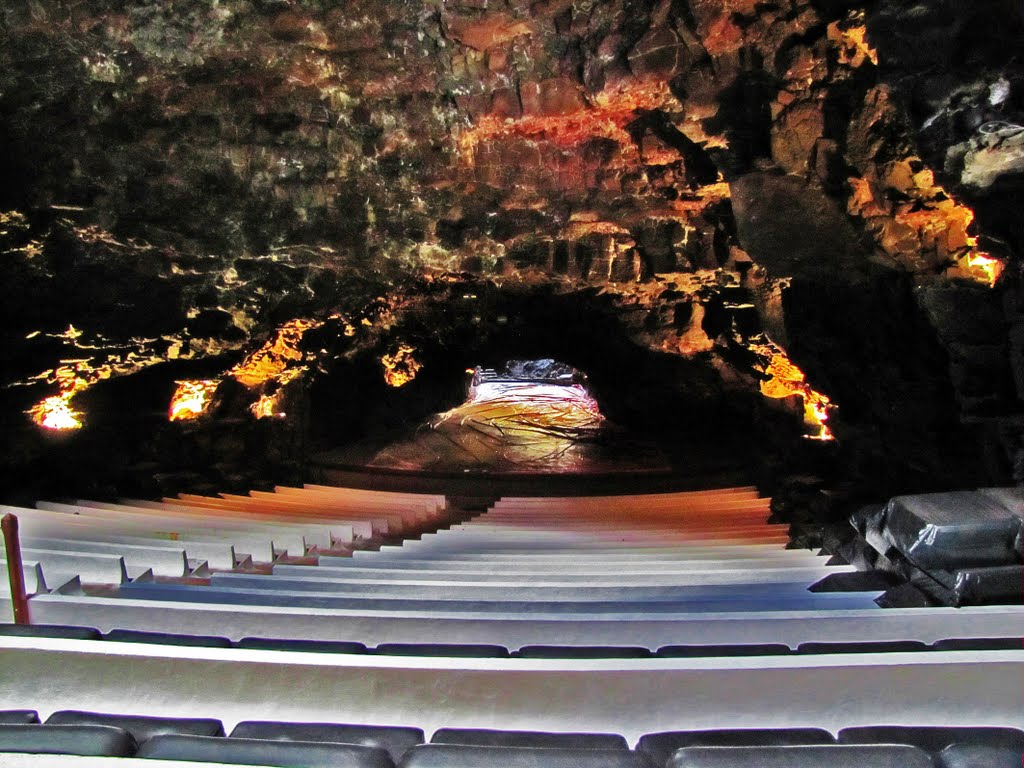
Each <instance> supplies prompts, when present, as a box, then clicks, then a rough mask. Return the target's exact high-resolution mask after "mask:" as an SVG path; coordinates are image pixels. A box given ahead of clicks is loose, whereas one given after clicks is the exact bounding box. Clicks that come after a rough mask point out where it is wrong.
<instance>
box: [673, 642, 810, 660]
mask: <svg viewBox="0 0 1024 768" xmlns="http://www.w3.org/2000/svg"><path fill="white" fill-rule="evenodd" d="M788 653H792V651H791V650H790V648H789V646H788V645H783V644H781V643H755V644H751V645H665V646H662V647H661V648H659V649H658V653H657V654H656V655H657V656H659V657H661V658H666V659H692V658H701V657H705V656H785V655H786V654H788Z"/></svg>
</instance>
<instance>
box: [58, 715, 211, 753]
mask: <svg viewBox="0 0 1024 768" xmlns="http://www.w3.org/2000/svg"><path fill="white" fill-rule="evenodd" d="M46 724H47V725H112V726H114V727H115V728H122V729H123V730H126V731H128V733H130V734H131V735H132V736H133V737H134V738H135V741H137V742H138V743H140V744H141V743H142V742H144V741H146V739H149V738H152V737H153V736H159V735H160V734H164V733H181V734H188V735H192V736H223V735H224V725H223V723H221V721H220V720H212V719H208V718H194V717H148V716H144V715H108V714H104V713H100V712H80V711H78V710H73V709H64V710H61V711H60V712H54V713H53V714H52V715H50V716H49V717H48V718H46Z"/></svg>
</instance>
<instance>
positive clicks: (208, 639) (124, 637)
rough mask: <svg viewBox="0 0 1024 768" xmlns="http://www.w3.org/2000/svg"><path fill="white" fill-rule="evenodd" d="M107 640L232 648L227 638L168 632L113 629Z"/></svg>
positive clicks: (108, 633)
mask: <svg viewBox="0 0 1024 768" xmlns="http://www.w3.org/2000/svg"><path fill="white" fill-rule="evenodd" d="M106 639H107V640H113V641H114V642H118V643H155V644H157V645H194V646H199V647H202V648H230V647H231V641H230V640H228V639H227V638H226V637H213V636H209V635H173V634H169V633H167V632H144V631H142V630H139V629H112V630H110V631H109V632H107V635H106Z"/></svg>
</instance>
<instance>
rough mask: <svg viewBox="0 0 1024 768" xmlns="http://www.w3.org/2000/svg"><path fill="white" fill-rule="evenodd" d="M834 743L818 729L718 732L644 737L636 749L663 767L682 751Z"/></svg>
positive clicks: (665, 732) (823, 731)
mask: <svg viewBox="0 0 1024 768" xmlns="http://www.w3.org/2000/svg"><path fill="white" fill-rule="evenodd" d="M835 743H836V738H835V736H833V735H832V734H831V733H829V732H828V731H826V730H823V729H821V728H719V729H714V730H701V731H662V732H661V733H648V734H645V735H644V736H641V737H640V741H639V743H638V744H637V745H636V748H637V750H638V751H640V752H646V753H647V754H648V755H650V756H651V757H653V758H654V762H656V763H658V764H659V765H663V764H664V763H665V761H666V760H668V759H669V758H670V757H672V754H673V753H674V752H675V751H676V750H677V749H682V748H683V747H793V746H800V745H808V744H835Z"/></svg>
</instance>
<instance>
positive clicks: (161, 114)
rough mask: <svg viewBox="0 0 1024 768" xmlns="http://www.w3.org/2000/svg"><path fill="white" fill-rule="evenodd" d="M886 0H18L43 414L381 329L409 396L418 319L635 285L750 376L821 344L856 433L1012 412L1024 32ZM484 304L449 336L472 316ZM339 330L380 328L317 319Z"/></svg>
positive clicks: (661, 328)
mask: <svg viewBox="0 0 1024 768" xmlns="http://www.w3.org/2000/svg"><path fill="white" fill-rule="evenodd" d="M876 5H878V4H869V3H858V2H824V1H823V0H786V1H785V2H779V3H764V2H754V0H690V1H689V2H670V1H669V0H653V1H650V2H639V3H638V2H627V1H626V0H586V1H583V0H542V1H541V2H533V3H526V2H517V1H515V0H508V1H507V2H497V3H495V2H491V3H484V2H470V1H468V0H467V1H466V2H450V3H431V2H426V1H424V0H409V1H408V2H401V3H398V2H383V0H357V2H352V3H345V4H337V3H326V2H305V3H298V2H284V1H282V0H221V2H219V3H217V4H213V5H211V4H210V3H207V2H200V1H199V0H173V1H172V2H165V3H160V4H152V3H142V2H128V3H117V4H111V3H109V2H106V1H105V0H86V1H85V2H77V3H70V2H55V3H51V4H46V5H45V7H43V5H40V4H31V5H26V6H25V7H23V8H22V7H18V8H12V9H11V10H9V11H6V12H5V25H4V26H3V28H2V31H0V43H2V45H0V63H2V64H3V66H2V67H0V127H2V129H3V130H2V132H0V149H2V150H3V157H5V158H9V159H8V160H5V161H4V162H5V163H6V166H5V167H4V170H5V171H6V174H5V175H6V176H7V177H8V178H10V179H15V180H16V181H15V182H14V183H12V184H10V185H9V188H8V189H7V190H5V191H4V192H3V201H2V204H0V209H2V211H3V212H2V213H0V247H2V249H3V252H4V256H5V258H7V260H8V267H7V270H8V274H9V276H10V277H11V279H10V280H8V281H7V283H8V286H9V287H7V288H6V293H5V298H7V299H8V302H7V306H8V307H9V308H10V311H11V315H12V317H11V320H10V322H8V323H7V327H8V333H9V334H10V338H11V340H12V341H11V343H10V345H9V346H10V347H11V349H12V350H14V351H12V352H11V353H10V354H9V355H8V358H9V361H10V363H9V365H7V366H6V370H7V371H8V373H7V374H5V375H6V376H7V377H8V378H7V381H6V384H8V385H13V386H12V387H9V388H8V389H6V390H5V392H8V393H9V399H10V400H11V406H10V407H9V408H8V410H9V411H10V412H11V413H16V414H17V418H19V419H22V420H24V419H23V418H22V417H23V414H24V411H26V410H29V409H30V408H32V407H34V406H36V407H37V412H36V413H35V414H34V415H35V416H36V421H37V422H39V423H43V422H45V420H46V418H47V413H44V412H43V411H44V410H45V409H41V410H40V408H41V405H42V403H44V402H46V401H47V400H46V399H47V398H52V397H55V396H56V397H57V398H58V399H57V400H55V401H50V402H51V405H52V406H53V407H55V408H56V407H57V406H60V408H62V409H64V410H61V411H60V412H59V414H57V415H53V416H52V418H50V421H51V423H53V424H57V423H58V422H59V423H60V424H64V425H70V424H71V422H72V421H73V420H74V421H78V420H79V416H81V417H82V420H83V421H84V423H85V424H86V425H87V427H88V426H89V425H90V424H91V423H92V422H91V420H90V414H89V413H88V412H85V413H84V415H83V413H82V411H83V409H84V406H83V405H81V403H82V402H84V400H85V399H87V398H86V397H85V393H86V391H87V390H90V388H91V387H92V385H93V384H95V383H96V382H101V383H102V384H101V385H102V386H107V384H108V382H110V381H114V380H117V379H122V378H126V377H136V378H137V377H144V376H150V375H152V376H154V377H156V378H161V380H162V381H164V382H165V385H166V386H167V387H168V391H167V392H166V393H163V394H162V395H161V398H162V401H161V403H160V405H159V407H158V408H157V407H156V406H155V405H154V411H161V412H166V409H167V407H168V404H169V401H170V399H171V398H172V397H173V386H172V384H171V382H173V381H208V380H216V381H220V382H227V383H226V384H224V386H223V387H221V388H220V389H217V390H216V391H217V394H218V397H217V398H210V399H209V403H214V402H216V404H217V405H216V406H215V407H214V406H211V407H214V410H217V408H223V409H224V413H230V414H232V415H234V416H239V417H240V418H247V419H249V418H251V419H256V418H257V417H259V418H262V419H264V420H266V419H267V418H268V417H270V416H278V417H280V416H281V415H282V414H287V413H288V412H289V411H292V410H293V409H292V408H291V406H290V405H289V406H287V407H286V404H285V401H286V400H288V401H289V402H291V401H292V400H293V399H294V398H301V393H302V386H303V385H304V384H303V382H305V381H306V380H307V378H315V377H316V376H317V375H321V372H322V371H326V370H328V369H330V368H331V361H333V360H334V359H335V358H336V357H338V356H342V357H344V356H345V355H349V354H352V355H355V354H356V352H355V350H358V351H359V353H360V354H362V353H365V354H367V355H370V356H372V358H373V359H374V361H375V362H374V366H375V367H376V368H375V369H376V370H378V372H379V373H380V375H381V376H390V377H391V378H392V379H393V382H394V383H395V384H396V385H397V384H399V383H401V384H402V386H401V387H399V386H395V387H394V389H396V390H402V391H408V390H410V389H412V388H414V383H415V380H417V379H419V378H420V377H421V371H422V372H424V373H426V372H429V370H430V360H429V356H428V357H427V358H423V356H422V355H421V354H420V349H421V348H422V347H423V346H424V341H425V337H426V335H427V334H426V333H425V332H423V331H422V329H420V330H417V326H416V323H415V322H413V321H412V320H411V319H410V318H412V317H414V316H415V313H416V312H417V311H420V309H421V308H422V307H423V306H424V305H429V304H430V303H431V301H432V299H430V298H429V297H428V294H429V292H430V291H431V290H434V289H436V288H437V286H438V285H439V284H441V283H442V282H443V283H444V285H445V286H446V287H445V288H444V290H445V291H449V290H450V291H451V293H452V295H453V296H458V295H460V294H459V291H460V290H461V288H460V287H459V286H463V285H464V286H465V291H466V292H467V293H471V292H473V291H475V290H476V288H475V287H474V286H476V285H477V284H478V281H480V280H483V281H485V282H486V281H493V282H494V283H496V284H499V285H500V286H501V287H502V288H503V289H508V290H512V291H520V290H522V291H536V292H538V293H541V292H543V291H552V292H554V293H556V294H558V295H572V294H576V293H579V294H580V295H587V292H588V291H592V292H594V293H600V294H603V295H605V296H608V297H609V300H610V301H611V303H612V305H614V307H615V308H616V309H615V312H617V313H618V317H619V321H618V322H619V324H620V326H621V327H622V328H624V329H626V332H627V334H628V335H629V337H630V338H631V339H632V340H633V342H634V343H635V344H637V345H638V346H639V347H641V348H643V349H646V350H649V351H650V352H651V353H652V354H653V353H656V354H668V355H670V356H672V357H674V358H678V359H680V360H685V361H687V364H689V363H690V362H694V361H696V362H697V363H698V364H700V365H703V366H705V367H706V368H707V369H708V370H710V371H713V373H714V376H716V377H718V378H719V379H720V380H721V392H722V395H721V396H722V397H732V396H733V395H734V394H735V393H737V392H739V393H748V394H751V395H756V394H757V393H758V392H760V391H762V390H763V386H762V384H763V383H764V382H765V381H768V380H770V378H771V376H770V374H768V373H766V371H767V369H768V368H769V367H771V365H772V359H773V356H774V355H775V351H770V352H766V350H776V349H777V350H778V351H779V353H780V354H785V353H788V356H789V359H790V360H791V361H792V363H793V364H794V365H797V366H799V367H798V368H797V369H796V370H798V371H800V372H801V373H802V374H806V380H805V381H803V382H802V386H803V387H806V392H804V390H803V389H802V388H800V389H801V392H803V394H804V398H805V399H806V400H815V397H817V398H820V399H818V400H815V402H819V403H821V402H823V401H824V402H831V404H832V405H833V406H835V408H834V409H833V411H832V412H831V416H832V420H831V421H830V424H835V425H836V426H835V431H836V433H837V435H839V436H840V437H842V434H843V422H844V419H846V418H849V419H850V425H849V427H848V434H850V435H851V436H862V435H865V434H869V433H870V434H872V435H876V436H877V432H872V431H871V430H872V429H875V428H877V429H880V430H881V431H882V432H885V430H887V429H891V430H893V431H895V432H900V433H903V432H917V433H918V435H919V436H920V437H919V439H920V440H921V441H922V442H924V441H925V439H926V438H925V437H924V435H926V434H927V433H929V432H933V433H934V432H935V431H942V430H943V429H945V428H946V426H948V423H949V422H956V421H957V419H958V418H959V417H960V416H964V417H967V418H970V419H974V418H997V419H998V418H1002V417H1003V416H1005V415H1006V414H1009V413H1012V412H1013V411H1014V410H1015V408H1016V405H1015V404H1016V401H1017V400H1018V392H1017V389H1018V385H1017V384H1016V383H1015V382H1019V381H1024V375H1021V374H1019V372H1018V373H1016V374H1015V373H1014V366H1016V367H1018V368H1019V364H1018V363H1013V362H1011V361H1019V360H1020V359H1024V353H1022V351H1021V349H1020V347H1021V344H1022V343H1024V342H1021V341H1019V340H1020V339H1024V334H1021V333H1018V332H1017V328H1018V326H1020V327H1024V322H1021V320H1020V318H1018V317H1017V310H1016V309H1015V308H1014V307H1015V306H1016V304H1015V303H1014V301H1013V300H1009V301H1005V302H1004V301H1003V300H1002V295H1003V293H1004V292H1010V293H1012V295H1014V296H1015V295H1016V290H1017V289H1016V287H1014V286H1015V283H1014V282H1013V281H1015V280H1016V279H1017V267H1016V262H1015V261H1014V253H1015V251H1016V250H1017V249H1019V247H1020V245H1021V243H1022V242H1024V231H1022V230H1021V229H1020V224H1019V221H1020V218H1019V216H1016V215H1015V214H1014V213H1013V211H1015V210H1016V208H1015V203H1016V202H1019V197H1020V195H1019V189H1020V185H1019V179H1020V176H1021V173H1022V171H1021V164H1020V163H1019V162H1018V160H1019V158H1018V156H1017V155H1018V154H1019V153H1018V152H1017V149H1018V144H1019V143H1020V142H1019V141H1018V139H1019V138H1020V135H1024V132H1022V131H1019V130H1017V129H1018V128H1019V123H1020V122H1022V121H1024V117H1021V116H1020V114H1019V113H1020V111H1021V106H1020V105H1021V103H1024V96H1022V88H1024V85H1022V83H1024V78H1022V77H1021V75H1020V73H1019V72H1017V71H1016V69H1015V68H1014V67H1015V66H1016V65H1015V64H1012V63H1011V62H1010V57H1009V54H1008V53H1006V51H1007V50H1009V48H1010V47H1007V46H1004V48H1003V53H1002V54H1001V53H1000V50H999V49H998V46H996V47H993V46H991V45H989V44H988V43H986V35H990V36H991V37H992V39H995V40H999V39H1003V40H1005V39H1008V38H1009V37H1012V35H1013V34H1015V32H1014V31H1015V30H1018V31H1019V30H1020V29H1022V28H1024V23H1022V21H1021V19H1020V14H1019V10H1014V8H1012V7H1011V4H1007V3H993V4H991V6H992V7H991V8H989V7H987V6H986V8H985V9H981V10H979V9H977V8H973V7H972V6H970V4H969V3H964V2H957V0H928V1H927V2H924V3H918V4H915V5H914V10H913V13H914V14H916V15H914V19H915V21H914V23H913V24H911V23H910V20H908V17H907V16H906V15H905V14H908V13H910V12H911V11H910V10H908V9H903V10H901V9H899V8H896V7H895V5H890V4H885V5H886V7H885V8H879V7H876ZM997 6H998V7H997ZM943 20H945V22H949V23H950V24H952V26H951V27H950V29H952V30H954V31H955V39H956V40H957V41H959V42H958V43H957V45H960V46H961V48H959V49H957V48H955V46H952V43H949V40H947V38H946V37H944V36H943V35H944V34H946V33H944V32H942V29H943V27H942V24H940V21H943ZM945 22H943V23H945ZM915 24H916V25H917V27H919V28H920V29H921V35H920V38H921V39H919V40H918V39H907V38H906V35H907V33H906V31H905V30H906V29H908V28H910V27H913V26H914V25H915ZM949 34H950V35H951V36H952V35H953V33H952V32H950V33H949ZM951 39H952V38H951ZM1015 195H1016V197H1015ZM1003 273H1005V274H1003ZM445 274H447V275H454V276H449V277H440V276H441V275H445ZM1001 274H1003V277H1002V278H1001V279H1000V275H1001ZM997 280H998V281H999V282H998V283H997ZM993 285H996V288H995V289H994V290H993V287H992V286H993ZM950 297H954V298H952V299H951V298H950ZM484 314H485V313H484ZM847 315H851V316H847ZM473 317H477V315H476V314H472V313H471V314H470V319H472V318H473ZM480 317H483V319H481V320H478V321H476V322H478V323H480V324H482V325H485V324H486V322H487V319H486V317H484V315H480ZM362 320H365V321H366V324H365V325H364V324H363V322H361V321H362ZM452 322H453V325H452V329H446V328H442V327H439V328H435V329H432V330H431V333H433V334H434V336H436V337H438V338H441V339H444V338H446V334H447V333H450V334H451V335H452V338H455V337H457V336H458V334H459V333H464V332H465V333H468V331H467V330H466V329H467V328H468V327H469V326H471V325H472V322H469V321H467V322H466V324H464V325H462V326H458V324H457V323H455V321H452ZM495 322H497V320H495ZM69 326H73V327H74V328H76V329H79V330H80V331H81V334H82V335H81V336H80V337H76V338H64V337H63V336H61V334H63V333H64V332H65V329H67V328H68V327H69ZM456 326H457V327H458V328H461V330H458V331H457V332H456V330H453V329H454V328H456ZM965 327H966V328H969V329H970V330H969V331H966V330H964V328H965ZM307 331H308V332H309V333H307ZM331 333H336V334H340V335H339V338H340V339H342V340H346V339H347V340H348V341H347V342H345V343H347V344H349V345H350V347H344V348H343V345H342V344H341V342H339V343H338V345H334V344H332V343H328V342H324V343H323V344H322V345H320V346H317V345H316V344H314V342H313V341H310V340H309V339H311V338H313V337H316V338H318V339H321V341H322V338H321V337H322V336H323V335H324V334H328V335H329V334H331ZM417 333H420V334H421V338H420V339H419V340H417V338H415V337H416V334H417ZM318 334H319V335H318ZM452 343H454V342H452ZM770 344H773V345H774V346H769V345H770ZM936 345H940V346H936ZM783 348H784V349H785V353H783V352H782V350H783ZM402 350H409V351H408V352H402ZM921 350H927V351H921ZM400 352H401V354H399V353H400ZM943 356H945V357H943ZM911 358H913V359H912V360H911V361H910V362H907V361H908V360H910V359H911ZM409 360H413V361H415V365H413V364H412V363H410V362H409ZM879 360H881V362H879ZM68 361H71V362H68ZM172 367H174V370H173V371H171V370H170V368H172ZM165 368H166V369H167V370H166V373H163V371H164V369H165ZM870 368H877V369H878V372H877V373H876V374H875V379H874V381H873V383H871V384H870V385H869V386H867V388H866V389H865V385H864V377H865V376H866V375H867V374H866V373H865V372H866V370H867V369H870ZM154 370H156V371H157V373H152V371H154ZM67 371H70V372H71V373H70V374H68V373H67ZM61 372H64V373H63V374H62V373H61ZM62 375H63V376H64V378H63V379H62V378H61V376H62ZM323 375H326V374H323ZM101 385H97V386H101ZM812 387H813V389H812ZM808 393H814V396H815V397H811V395H810V394H808ZM819 393H823V394H819ZM161 398H157V397H155V396H154V400H155V401H156V400H161ZM826 398H827V399H826ZM790 399H791V398H790ZM780 400H785V398H780ZM58 401H59V402H58ZM72 401H74V402H72ZM954 401H955V402H954ZM915 403H922V404H926V405H921V406H920V410H918V409H917V406H916V405H915ZM766 407H769V408H774V407H783V406H781V405H780V404H779V403H770V404H769V405H768V406H766ZM786 407H788V406H786ZM790 410H793V411H794V413H793V416H794V420H795V422H799V421H800V417H801V415H802V414H801V413H799V412H797V411H799V409H792V408H791V409H790ZM811 410H812V411H814V414H813V415H814V417H815V418H818V419H819V421H820V420H821V418H820V417H821V416H822V415H823V414H824V415H829V414H828V413H826V411H825V406H824V405H821V407H820V408H819V409H818V410H819V411H821V412H820V413H818V412H817V411H815V409H814V408H812V409H811ZM926 410H928V411H930V412H932V413H933V414H941V418H940V417H939V416H936V417H935V418H936V419H937V420H938V421H936V422H934V423H933V422H929V421H928V418H927V417H926V416H925V415H923V412H924V411H926ZM203 413H206V411H205V410H203ZM847 414H849V415H847ZM993 414H994V416H993ZM11 418H12V419H14V418H15V417H14V416H12V417H11ZM940 422H941V423H940ZM879 425H881V426H879ZM818 426H820V424H819V425H818ZM957 429H959V427H957ZM85 431H88V429H87V430H85ZM957 434H959V433H957ZM865 439H867V438H865ZM871 439H875V438H871ZM950 439H951V441H954V442H955V441H956V440H957V439H958V438H957V437H955V436H954V437H951V438H950ZM1011 442H1012V441H1011ZM878 450H879V451H881V452H883V453H884V452H885V451H887V450H889V449H888V448H885V449H878ZM894 450H897V449H894ZM915 450H916V449H915ZM1009 450H1010V451H1011V453H1012V451H1013V450H1015V449H1014V448H1012V447H1011V448H1010V449H1009ZM873 452H875V448H874V447H872V448H869V449H866V454H865V455H867V456H868V458H864V461H865V462H866V463H867V464H870V463H871V462H873V461H875V458H874V454H873ZM1004 453H1005V451H1004ZM862 458H863V457H862ZM924 463H927V462H924ZM929 471H930V470H929Z"/></svg>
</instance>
